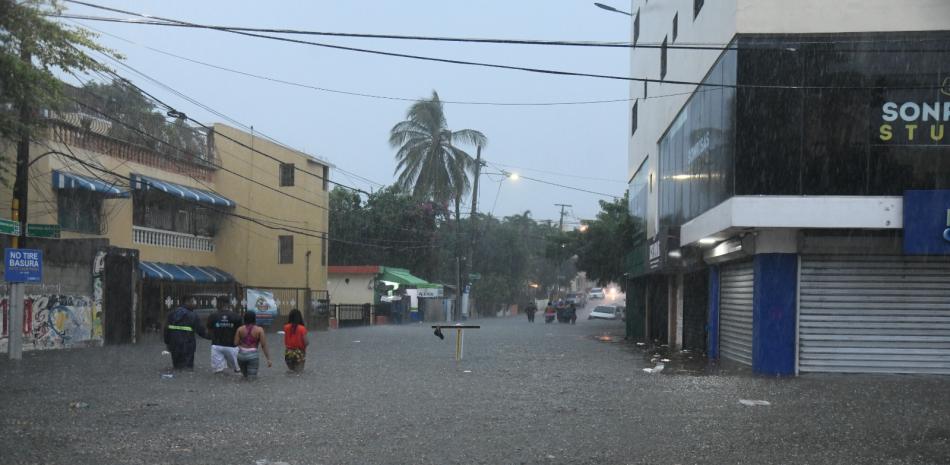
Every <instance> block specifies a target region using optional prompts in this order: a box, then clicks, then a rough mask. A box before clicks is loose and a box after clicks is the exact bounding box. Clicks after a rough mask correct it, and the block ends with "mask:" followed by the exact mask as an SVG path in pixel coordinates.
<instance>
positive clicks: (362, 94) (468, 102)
mask: <svg viewBox="0 0 950 465" xmlns="http://www.w3.org/2000/svg"><path fill="white" fill-rule="evenodd" d="M76 24H79V25H81V26H82V27H85V28H88V29H90V30H93V31H95V32H98V33H100V34H103V35H107V36H110V37H114V38H116V39H118V40H122V41H125V42H128V43H130V44H132V45H137V46H139V47H143V48H145V49H147V50H151V51H153V52H155V53H160V54H162V55H167V56H170V57H172V58H176V59H179V60H183V61H187V62H190V63H194V64H196V65H200V66H205V67H208V68H212V69H216V70H219V71H225V72H229V73H234V74H238V75H241V76H245V77H250V78H254V79H260V80H264V81H269V82H274V83H277V84H283V85H288V86H293V87H299V88H303V89H309V90H315V91H319V92H327V93H333V94H341V95H349V96H355V97H365V98H372V99H380V100H393V101H400V102H417V101H418V100H419V99H418V98H411V97H396V96H389V95H379V94H371V93H366V92H355V91H345V90H339V89H331V88H327V87H321V86H317V85H314V84H307V83H302V82H298V81H290V80H286V79H281V78H277V77H273V76H267V75H263V74H256V73H252V72H249V71H243V70H239V69H234V68H229V67H226V66H222V65H217V64H213V63H208V62H205V61H201V60H197V59H194V58H189V57H186V56H182V55H178V54H175V53H172V52H169V51H166V50H161V49H158V48H155V47H151V46H148V45H144V44H140V43H137V42H134V41H131V40H128V39H126V38H123V37H120V36H117V35H115V34H112V33H109V32H106V31H103V30H101V29H97V28H94V27H91V26H88V25H85V24H81V23H78V22H77V23H76ZM690 93H691V92H677V93H674V94H665V95H655V96H652V97H646V98H651V99H652V98H663V97H673V96H679V95H686V94H690ZM633 100H637V99H636V98H616V99H602V100H577V101H554V102H500V101H472V100H440V102H442V103H444V104H453V105H484V106H514V107H518V106H523V107H532V106H537V107H545V106H564V105H568V106H570V105H594V104H602V103H618V102H631V101H633ZM337 170H340V168H339V167H337ZM374 184H379V185H383V184H380V183H374Z"/></svg>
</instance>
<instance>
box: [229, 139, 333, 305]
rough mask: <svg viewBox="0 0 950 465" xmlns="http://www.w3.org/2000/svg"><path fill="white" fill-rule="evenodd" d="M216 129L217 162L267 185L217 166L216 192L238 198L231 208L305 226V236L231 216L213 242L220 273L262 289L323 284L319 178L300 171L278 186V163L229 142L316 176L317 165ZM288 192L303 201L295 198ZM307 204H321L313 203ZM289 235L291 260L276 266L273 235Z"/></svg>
mask: <svg viewBox="0 0 950 465" xmlns="http://www.w3.org/2000/svg"><path fill="white" fill-rule="evenodd" d="M215 131H216V132H218V133H219V134H223V135H224V136H226V137H223V136H216V137H215V149H216V150H217V154H218V158H219V159H220V163H221V165H222V166H224V167H225V168H227V169H228V170H231V171H234V172H237V173H240V174H241V175H243V176H245V177H248V178H250V179H253V180H255V181H257V182H259V183H261V184H265V185H267V186H271V187H272V188H273V189H275V190H272V189H268V188H265V187H263V186H260V185H257V184H254V183H251V182H249V181H247V180H244V179H242V178H241V177H240V176H237V175H235V174H231V173H228V172H226V171H224V170H219V171H217V172H216V173H215V185H216V188H217V191H218V192H219V193H221V194H222V195H224V196H225V197H228V198H230V199H232V200H234V201H235V202H237V204H238V207H237V209H236V212H237V213H239V214H241V215H246V216H251V217H255V218H262V217H264V218H266V219H267V221H269V222H272V223H273V222H277V223H282V224H285V225H289V226H291V227H292V228H294V229H298V230H306V231H307V232H306V234H296V233H291V232H287V231H278V230H274V229H269V228H267V227H264V226H261V225H258V224H254V223H252V222H249V221H245V220H241V219H237V218H230V219H227V220H226V222H225V225H224V226H223V227H222V228H221V230H220V232H219V234H218V236H217V237H216V241H217V243H218V244H220V246H218V247H217V249H216V255H217V262H218V263H219V265H220V267H221V268H222V269H224V270H225V271H228V272H229V273H231V274H233V275H234V276H235V277H236V278H237V279H238V280H239V281H241V282H243V283H245V284H248V285H254V286H262V287H268V286H273V287H308V285H309V287H310V288H312V289H326V288H327V268H326V264H325V263H323V262H322V261H321V258H322V257H323V256H324V255H325V250H323V248H324V245H323V244H324V242H325V241H323V240H321V239H320V237H314V236H320V235H322V234H323V232H325V231H327V220H328V212H327V209H326V208H327V206H328V205H329V196H328V193H327V192H326V190H325V189H324V188H323V180H322V179H318V178H316V177H314V176H310V175H307V174H305V173H302V172H301V171H299V170H298V171H296V173H295V174H294V181H295V184H294V186H291V187H281V186H280V185H279V182H278V181H279V175H280V171H279V170H280V165H279V163H277V162H275V161H274V160H271V159H269V158H267V157H265V156H264V155H261V154H259V153H256V152H254V151H253V150H251V149H249V148H246V147H242V146H241V145H240V144H238V143H236V142H233V141H231V140H228V138H231V139H234V140H237V141H239V142H240V143H242V144H245V145H247V146H248V147H254V149H256V150H259V151H261V152H264V153H266V154H268V155H270V156H272V157H274V158H277V159H278V160H280V161H282V162H284V163H293V164H295V165H296V167H297V168H299V169H302V170H306V171H309V172H313V173H317V174H321V173H322V172H323V166H324V165H322V164H319V163H316V162H314V161H313V159H312V158H310V157H309V156H307V155H306V154H304V153H301V152H297V151H294V150H291V149H288V148H286V147H283V146H281V145H278V144H275V143H273V142H270V141H267V140H264V139H261V138H260V137H255V136H252V135H251V134H248V133H245V132H243V131H240V130H237V129H234V128H232V127H229V126H226V125H222V124H216V125H215ZM282 193H286V194H290V195H293V196H295V197H298V198H300V199H304V200H306V201H307V202H310V203H307V202H303V201H300V200H295V199H293V198H290V197H288V196H286V195H283V194H282ZM311 203H312V204H317V205H320V206H322V207H323V208H321V207H317V206H314V205H311ZM281 235H292V236H293V237H294V259H293V263H291V264H278V236H281ZM307 251H310V252H311V253H310V259H309V263H310V265H309V267H310V282H309V283H307V282H305V281H306V279H305V275H306V274H307V273H306V268H307Z"/></svg>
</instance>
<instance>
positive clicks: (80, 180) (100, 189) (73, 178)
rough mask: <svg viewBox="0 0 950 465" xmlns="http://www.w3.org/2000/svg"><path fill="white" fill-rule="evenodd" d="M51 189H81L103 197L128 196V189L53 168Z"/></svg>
mask: <svg viewBox="0 0 950 465" xmlns="http://www.w3.org/2000/svg"><path fill="white" fill-rule="evenodd" d="M53 189H81V190H84V191H90V192H96V193H100V194H102V195H103V196H105V197H128V196H129V193H128V191H123V190H122V189H120V188H118V187H116V186H115V185H114V184H110V183H108V182H105V181H103V180H100V179H95V178H90V177H86V176H80V175H78V174H75V173H69V172H66V171H59V170H53Z"/></svg>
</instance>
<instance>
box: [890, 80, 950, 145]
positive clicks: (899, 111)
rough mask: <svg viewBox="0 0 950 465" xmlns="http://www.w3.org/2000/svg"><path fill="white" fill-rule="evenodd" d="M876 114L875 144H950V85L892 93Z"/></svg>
mask: <svg viewBox="0 0 950 465" xmlns="http://www.w3.org/2000/svg"><path fill="white" fill-rule="evenodd" d="M942 86H948V84H947V82H946V81H945V82H943V83H942ZM915 94H916V95H915ZM876 113H877V115H876V118H877V121H876V122H875V124H876V126H877V128H876V130H875V135H876V137H875V139H876V140H874V141H873V142H872V143H874V144H878V145H950V88H943V87H941V88H940V89H939V90H937V91H925V92H924V94H923V95H921V94H920V93H919V92H914V93H911V92H909V91H894V92H891V93H889V94H888V96H887V97H886V98H885V101H883V102H881V103H880V104H879V105H878V110H877V111H876Z"/></svg>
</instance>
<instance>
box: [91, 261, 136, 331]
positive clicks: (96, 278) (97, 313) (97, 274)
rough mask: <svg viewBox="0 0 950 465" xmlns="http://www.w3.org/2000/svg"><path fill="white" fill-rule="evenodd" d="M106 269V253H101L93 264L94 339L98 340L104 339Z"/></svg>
mask: <svg viewBox="0 0 950 465" xmlns="http://www.w3.org/2000/svg"><path fill="white" fill-rule="evenodd" d="M105 268H106V253H105V252H104V251H100V252H99V253H97V254H96V258H95V260H93V262H92V337H94V338H96V339H102V283H103V279H102V278H103V276H102V274H103V271H104V270H105ZM132 308H135V307H132Z"/></svg>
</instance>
